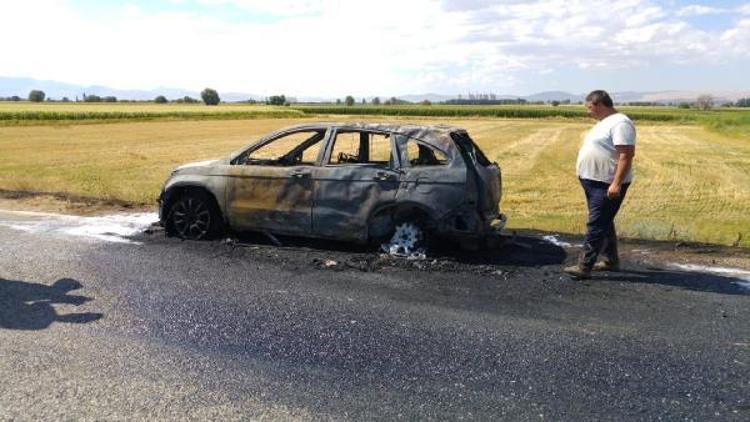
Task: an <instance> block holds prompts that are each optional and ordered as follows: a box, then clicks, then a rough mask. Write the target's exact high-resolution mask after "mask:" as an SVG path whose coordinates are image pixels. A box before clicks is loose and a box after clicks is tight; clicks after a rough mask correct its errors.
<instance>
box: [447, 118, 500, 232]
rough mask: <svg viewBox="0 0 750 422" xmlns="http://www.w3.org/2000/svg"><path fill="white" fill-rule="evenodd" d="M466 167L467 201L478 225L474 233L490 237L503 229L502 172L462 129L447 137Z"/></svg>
mask: <svg viewBox="0 0 750 422" xmlns="http://www.w3.org/2000/svg"><path fill="white" fill-rule="evenodd" d="M450 137H451V139H452V140H453V142H454V143H455V145H456V148H457V149H458V151H459V153H460V154H461V157H462V158H463V161H464V163H465V165H466V172H467V174H466V179H467V183H466V184H467V195H468V197H467V199H468V202H469V204H470V205H472V208H473V209H474V211H475V212H476V216H477V218H478V220H479V221H478V222H479V223H480V226H479V227H477V229H478V230H477V232H476V234H477V235H479V236H486V235H491V234H494V233H497V232H499V231H500V230H502V228H503V227H504V226H505V221H506V218H505V215H504V214H502V213H500V200H501V198H502V172H501V170H500V166H499V165H498V164H497V163H494V162H491V161H490V160H489V159H487V157H486V156H485V155H484V153H483V152H482V150H481V149H480V148H479V146H477V144H476V143H474V141H473V140H472V139H471V137H470V136H469V134H468V133H467V132H466V131H465V130H455V131H452V132H451V134H450Z"/></svg>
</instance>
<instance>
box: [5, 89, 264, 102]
mask: <svg viewBox="0 0 750 422" xmlns="http://www.w3.org/2000/svg"><path fill="white" fill-rule="evenodd" d="M201 98H202V99H203V102H204V103H205V104H206V105H216V104H219V102H220V101H221V99H220V98H219V93H218V92H216V90H215V89H211V88H206V89H204V90H203V91H202V92H201ZM23 100H24V99H23V98H21V97H19V96H18V95H13V96H10V97H0V101H23ZM26 100H28V101H30V102H35V103H40V102H43V101H45V100H46V101H49V102H52V101H57V100H54V99H52V98H49V97H47V94H45V92H44V91H42V90H39V89H32V90H31V91H29V94H28V95H27V96H26ZM59 101H61V102H63V103H67V102H70V98H68V97H62V98H61V99H60V100H59ZM75 101H76V102H80V101H83V102H86V103H116V102H136V101H135V100H118V99H117V97H115V96H113V95H105V96H99V95H96V94H91V95H88V94H86V93H85V92H84V93H83V96H82V98H81V99H79V98H78V97H76V98H75ZM251 101H253V102H254V101H255V100H251ZM153 102H155V103H157V104H165V103H168V102H169V100H168V99H167V98H166V97H165V96H163V95H157V96H156V97H155V98H154V99H153ZM174 102H176V103H187V104H194V103H198V102H200V101H199V100H197V99H195V98H193V97H190V96H187V95H186V96H184V97H182V98H178V99H176V100H174Z"/></svg>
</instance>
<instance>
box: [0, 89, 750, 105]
mask: <svg viewBox="0 0 750 422" xmlns="http://www.w3.org/2000/svg"><path fill="white" fill-rule="evenodd" d="M46 97H47V96H46V94H45V93H44V91H42V90H38V89H32V90H31V91H29V95H28V97H27V99H28V100H29V101H31V102H42V101H44V100H45V98H46ZM201 99H202V100H203V103H205V104H206V105H217V104H219V103H220V102H221V98H220V97H219V93H218V92H217V91H216V90H215V89H213V88H206V89H204V90H203V91H201ZM0 101H21V98H20V97H19V96H17V95H14V96H12V97H7V98H0ZM47 101H52V100H51V99H50V98H47ZM61 101H62V102H69V101H70V99H68V97H62V99H61ZM76 101H79V100H78V97H76ZM83 101H84V102H87V103H99V102H105V103H114V102H117V101H118V100H117V97H114V96H99V95H86V93H84V94H83ZM153 101H154V102H155V103H157V104H166V103H168V102H169V100H168V99H167V98H166V97H165V96H164V95H158V96H157V97H156V98H154V100H153ZM355 101H356V100H355V99H354V97H353V96H351V95H347V96H346V97H345V98H344V101H343V103H344V104H346V105H347V106H349V107H351V106H353V105H354V103H355ZM175 102H177V103H187V104H193V103H197V102H199V101H198V100H197V99H195V98H192V97H190V96H185V97H183V98H179V99H177V100H175ZM247 102H248V103H253V104H254V103H256V101H255V100H248V101H247ZM715 102H716V101H715V99H714V98H713V97H712V96H711V95H700V96H698V98H697V99H696V100H695V101H694V102H692V103H689V102H682V103H679V104H677V107H679V108H697V109H700V110H710V109H711V108H713V106H714V104H715ZM265 103H266V104H269V105H276V106H281V105H286V106H288V105H289V103H290V102H289V100H288V99H287V97H286V96H285V95H272V96H270V97H268V98H266V100H265ZM371 103H372V104H373V105H376V106H377V105H380V104H381V101H380V98H379V97H375V98H373V99H372V101H371ZM445 103H446V104H453V105H480V104H527V103H528V102H527V101H526V100H525V99H522V98H517V99H498V98H497V97H496V96H495V94H472V93H470V94H469V95H468V98H466V97H463V96H462V95H459V96H458V98H456V99H452V100H448V101H446V102H445ZM336 104H339V105H340V104H342V101H341V99H336ZM361 104H363V105H364V104H367V99H365V98H362V100H361ZM382 104H384V105H396V104H409V102H408V101H404V100H400V99H398V98H396V97H391V98H390V99H388V100H386V101H385V102H383V103H382ZM420 104H422V105H431V104H432V103H431V102H430V101H429V100H424V101H422V102H421V103H420ZM550 104H551V105H552V106H558V105H560V104H570V100H564V101H556V100H555V101H551V102H550ZM628 105H642V106H645V105H662V104H658V103H651V102H633V103H628ZM724 105H725V106H734V107H750V98H741V99H739V100H737V101H736V102H734V103H726V104H724Z"/></svg>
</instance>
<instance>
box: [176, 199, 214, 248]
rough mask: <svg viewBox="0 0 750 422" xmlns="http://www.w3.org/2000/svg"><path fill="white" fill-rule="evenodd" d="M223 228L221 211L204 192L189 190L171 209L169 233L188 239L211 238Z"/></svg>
mask: <svg viewBox="0 0 750 422" xmlns="http://www.w3.org/2000/svg"><path fill="white" fill-rule="evenodd" d="M221 228H222V219H221V213H220V211H219V209H218V207H217V206H216V203H215V201H214V200H213V198H211V197H210V196H209V195H207V194H206V193H204V192H187V193H185V194H184V195H182V196H180V197H179V198H178V199H177V200H176V201H174V203H173V204H172V206H171V207H170V209H169V219H168V226H167V230H168V234H172V235H176V236H179V237H180V238H182V239H188V240H202V239H211V238H213V237H216V236H217V235H218V234H219V233H220V232H221Z"/></svg>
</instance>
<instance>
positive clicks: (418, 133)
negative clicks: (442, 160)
mask: <svg viewBox="0 0 750 422" xmlns="http://www.w3.org/2000/svg"><path fill="white" fill-rule="evenodd" d="M329 127H330V128H335V129H336V130H344V131H346V130H366V131H373V132H388V133H393V134H400V135H405V136H408V137H411V138H416V139H419V140H421V141H424V142H427V143H431V144H435V145H436V146H440V147H443V148H445V147H446V143H447V142H450V139H451V138H450V134H451V133H452V132H466V129H463V128H460V127H456V126H450V125H413V124H404V125H399V124H393V123H365V122H345V123H341V122H320V123H307V124H301V125H295V126H291V127H288V128H286V129H284V132H286V131H294V130H305V129H328V128H329Z"/></svg>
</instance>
